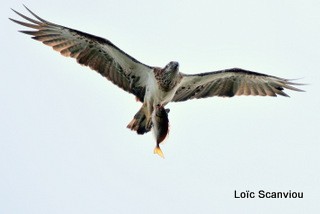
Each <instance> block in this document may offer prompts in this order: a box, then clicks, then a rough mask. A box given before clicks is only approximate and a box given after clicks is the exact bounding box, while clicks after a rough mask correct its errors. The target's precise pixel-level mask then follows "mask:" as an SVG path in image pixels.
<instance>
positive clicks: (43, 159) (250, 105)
mask: <svg viewBox="0 0 320 214" xmlns="http://www.w3.org/2000/svg"><path fill="white" fill-rule="evenodd" d="M93 2H95V3H93ZM22 4H25V5H27V6H28V7H29V8H30V9H32V10H33V11H34V12H35V13H37V14H38V15H40V16H41V17H43V18H44V19H47V20H50V21H52V22H55V23H58V24H61V25H65V26H68V27H72V28H75V29H79V30H82V31H85V32H89V33H91V34H95V35H99V36H102V37H105V38H108V39H109V40H111V41H112V42H113V43H114V44H116V45H117V46H118V47H120V48H121V49H122V50H124V51H126V52H127V53H129V54H130V55H132V56H134V57H135V58H137V59H138V60H140V61H142V62H143V63H146V64H148V65H157V66H164V65H165V64H167V63H168V62H169V61H172V60H176V61H179V62H180V70H181V71H182V72H184V73H200V72H207V71H214V70H219V69H224V68H232V67H240V68H244V69H248V70H253V71H257V72H261V73H267V74H271V75H275V76H279V77H284V78H293V79H296V78H301V79H298V80H296V81H297V82H303V83H309V85H307V86H301V88H302V89H304V90H306V92H304V93H301V92H294V91H286V92H287V93H288V94H289V95H290V96H291V97H290V98H286V97H277V98H267V97H234V98H231V99H229V98H209V99H202V100H192V101H187V102H183V103H172V104H169V105H168V107H169V108H170V109H171V112H170V114H169V119H170V135H169V138H168V139H167V140H166V142H165V144H164V145H163V146H162V150H163V152H164V155H165V157H166V158H165V159H161V158H159V157H158V156H156V155H154V154H153V148H154V146H155V141H154V139H153V135H152V134H147V135H143V136H138V135H136V134H135V133H134V132H131V131H130V130H128V129H126V125H127V124H128V122H129V121H130V120H131V119H132V117H133V116H134V114H135V113H136V112H137V111H138V110H139V108H140V105H141V104H140V103H137V102H136V101H135V98H134V97H133V96H132V95H130V94H128V93H126V92H124V91H122V90H121V89H119V88H118V87H116V86H114V85H113V84H112V83H111V82H109V81H107V80H105V79H104V78H102V77H101V76H100V75H98V74H96V73H95V72H93V71H91V70H90V69H88V68H86V67H82V66H80V65H78V64H77V63H75V61H74V60H72V59H69V58H64V57H62V56H60V54H58V53H56V52H54V51H52V50H51V48H49V47H46V46H44V45H42V44H41V43H39V42H36V41H34V40H32V39H30V38H29V36H27V35H23V34H21V33H18V32H17V31H18V30H22V29H25V28H24V27H22V26H18V25H16V24H14V23H12V22H10V21H9V20H8V17H11V18H16V19H19V17H18V16H17V15H16V14H14V13H13V12H12V11H11V10H10V8H14V9H16V10H18V11H20V12H23V13H25V14H28V12H27V11H26V10H25V9H24V8H23V6H22ZM0 11H1V13H0V14H1V15H0V16H1V18H0V24H1V33H0V38H1V43H0V45H1V48H0V50H1V64H2V68H1V78H0V99H1V104H0V120H1V123H0V213H6V214H9V213H24V214H29V213H30V214H36V213H46V214H51V213H52V214H53V213H59V214H64V213H68V214H70V213H77V214H82V213H185V214H188V213H284V212H285V213H319V211H320V204H319V201H320V170H319V169H320V167H319V163H320V155H319V153H320V137H319V131H320V129H319V122H320V98H319V94H318V93H319V91H320V86H319V84H318V83H319V81H320V42H319V41H320V1H318V0H301V1H298V0H296V1H292V0H287V1H283V0H269V1H259V0H242V1H236V0H233V1H230V0H219V1H217V0H214V1H202V0H197V1H175V2H174V1H169V0H162V1H150V0H148V1H146V0H138V1H122V0H113V1H111V0H103V1H102V0H98V1H76V0H68V1H65V0H64V1H62V0H55V1H35V0H25V1H20V0H17V1H8V0H5V1H3V2H2V4H1V8H0ZM235 190H237V191H238V192H240V191H246V190H250V191H254V192H258V191H259V190H265V191H285V192H286V191H289V190H291V191H297V192H303V193H304V198H303V199H259V198H255V199H235V198H234V191H235Z"/></svg>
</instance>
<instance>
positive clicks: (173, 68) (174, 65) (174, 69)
mask: <svg viewBox="0 0 320 214" xmlns="http://www.w3.org/2000/svg"><path fill="white" fill-rule="evenodd" d="M164 71H165V72H166V73H168V74H174V75H176V74H177V73H178V72H179V63H178V62H175V61H172V62H169V63H168V64H167V65H166V66H165V67H164Z"/></svg>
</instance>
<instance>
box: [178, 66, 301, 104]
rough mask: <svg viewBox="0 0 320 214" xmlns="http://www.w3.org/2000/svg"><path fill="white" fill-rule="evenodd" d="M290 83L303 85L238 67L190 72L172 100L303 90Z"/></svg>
mask: <svg viewBox="0 0 320 214" xmlns="http://www.w3.org/2000/svg"><path fill="white" fill-rule="evenodd" d="M292 85H304V84H299V83H293V82H291V81H290V80H288V79H283V78H279V77H275V76H270V75H266V74H261V73H256V72H252V71H247V70H243V69H240V68H232V69H226V70H221V71H215V72H208V73H200V74H194V75H186V74H184V75H183V78H182V81H181V85H180V87H179V88H178V90H177V92H176V94H175V96H174V98H173V100H172V101H175V102H179V101H185V100H188V99H198V98H205V97H212V96H219V97H233V96H235V95H256V96H277V95H282V96H288V95H287V94H286V93H284V92H283V90H284V89H290V90H294V91H303V90H300V89H298V88H295V87H293V86H292Z"/></svg>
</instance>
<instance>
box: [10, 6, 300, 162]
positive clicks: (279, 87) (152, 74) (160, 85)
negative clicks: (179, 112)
mask: <svg viewBox="0 0 320 214" xmlns="http://www.w3.org/2000/svg"><path fill="white" fill-rule="evenodd" d="M26 9H27V10H28V11H29V12H30V13H31V14H32V15H33V16H34V17H35V19H31V18H29V17H27V16H25V15H23V14H21V13H19V12H17V11H15V10H13V11H14V12H15V13H16V14H18V15H19V16H21V17H22V18H24V19H25V20H26V21H28V22H22V21H18V20H15V19H11V18H10V20H12V21H13V22H15V23H17V24H20V25H23V26H25V27H28V28H32V29H33V30H32V31H25V30H24V31H20V32H22V33H25V34H29V35H32V38H33V39H35V40H38V41H41V42H42V43H43V44H45V45H48V46H51V47H52V48H53V49H54V50H56V51H58V52H60V53H61V54H62V55H64V56H66V57H72V58H75V59H76V60H77V62H78V63H80V64H81V65H85V66H88V67H90V68H91V69H93V70H95V71H97V72H98V73H100V74H101V75H102V76H104V77H106V78H107V79H108V80H110V81H111V82H113V83H114V84H115V85H117V86H119V87H120V88H122V89H124V90H125V91H127V92H129V93H131V94H133V95H135V96H136V98H137V99H138V100H140V101H141V102H142V103H143V105H142V107H141V109H140V110H139V111H138V113H137V114H136V115H135V116H134V118H133V120H132V121H131V122H130V123H129V124H128V126H127V127H128V128H130V129H131V130H134V131H136V132H137V133H138V134H144V133H147V132H149V131H150V130H151V128H152V126H153V127H154V131H155V136H156V141H157V147H156V149H155V153H157V154H159V155H160V156H163V153H162V151H161V149H160V147H159V144H160V143H161V142H162V141H163V140H164V139H165V137H166V136H167V134H168V127H169V119H168V114H167V112H168V110H166V109H165V108H164V106H165V105H167V104H168V103H169V102H172V101H174V102H180V101H185V100H189V99H198V98H206V97H212V96H219V97H232V96H235V95H257V96H277V95H282V96H288V95H287V94H286V93H284V92H283V90H284V89H289V90H293V91H302V90H300V89H298V88H296V87H294V86H295V85H302V84H298V83H294V82H292V81H291V80H288V79H283V78H279V77H275V76H270V75H266V74H261V73H257V72H252V71H247V70H243V69H240V68H232V69H226V70H221V71H215V72H208V73H200V74H193V75H188V74H184V73H181V72H179V63H178V62H170V63H168V64H167V65H166V66H165V67H163V68H161V67H153V66H148V65H146V64H143V63H141V62H139V61H138V60H136V59H135V58H133V57H132V56H130V55H128V54H127V53H125V52H124V51H122V50H121V49H119V48H118V47H117V46H115V45H114V44H112V43H111V42H110V41H109V40H107V39H104V38H101V37H97V36H94V35H91V34H88V33H84V32H81V31H78V30H75V29H71V28H68V27H64V26H61V25H57V24H54V23H52V22H49V21H46V20H44V19H42V18H40V17H39V16H37V15H36V14H34V13H33V12H32V11H30V10H29V9H28V8H26Z"/></svg>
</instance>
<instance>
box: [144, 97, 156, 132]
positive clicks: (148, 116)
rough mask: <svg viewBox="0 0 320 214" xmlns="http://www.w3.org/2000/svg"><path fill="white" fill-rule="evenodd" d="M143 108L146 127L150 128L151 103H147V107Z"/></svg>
mask: <svg viewBox="0 0 320 214" xmlns="http://www.w3.org/2000/svg"><path fill="white" fill-rule="evenodd" d="M144 109H145V115H146V120H147V122H146V129H149V130H150V129H151V127H152V113H153V110H154V108H153V105H152V104H150V103H147V107H146V108H144Z"/></svg>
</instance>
